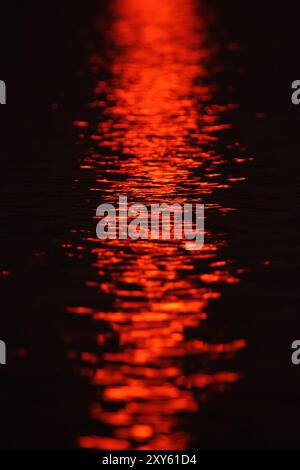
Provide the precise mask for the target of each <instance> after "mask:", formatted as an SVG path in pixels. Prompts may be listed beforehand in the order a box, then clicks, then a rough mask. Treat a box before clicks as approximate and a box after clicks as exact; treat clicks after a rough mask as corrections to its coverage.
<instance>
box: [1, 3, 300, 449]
mask: <svg viewBox="0 0 300 470" xmlns="http://www.w3.org/2000/svg"><path fill="white" fill-rule="evenodd" d="M92 3H93V2H92ZM256 6H257V5H256ZM260 6H261V8H260V10H259V12H258V10H257V9H256V8H255V2H254V4H253V7H252V8H251V7H250V6H248V7H247V8H246V9H243V8H241V7H239V5H238V3H237V2H233V1H232V2H229V4H228V8H227V9H226V8H224V6H222V5H221V3H219V2H204V1H203V2H200V1H196V0H164V2H157V1H156V0H143V1H141V2H136V1H134V0H114V1H112V2H105V3H104V4H103V5H102V6H101V7H99V6H98V5H97V4H96V2H95V5H94V3H93V7H92V6H91V7H90V10H89V11H87V12H85V15H82V12H81V10H80V8H78V11H76V12H73V16H71V18H70V16H68V13H66V12H65V11H62V12H61V16H59V17H56V16H55V17H54V18H55V21H56V23H57V29H56V31H57V35H56V38H55V39H54V38H53V41H52V36H51V35H50V38H49V35H47V34H48V33H49V32H50V30H52V27H53V26H52V23H51V21H50V20H49V16H47V17H43V21H42V19H41V18H42V17H39V19H38V20H37V19H36V18H34V17H32V16H28V18H27V20H26V21H28V22H29V24H30V21H31V22H32V26H33V31H34V33H35V34H36V38H37V37H38V34H40V35H41V38H42V41H41V44H40V45H36V41H35V40H34V39H33V40H32V41H31V40H28V41H27V42H25V45H23V49H21V52H22V54H23V55H24V57H25V58H26V57H27V55H26V54H27V52H28V50H33V53H32V55H31V59H30V64H31V65H32V69H31V72H30V73H29V77H27V78H26V77H25V78H24V81H25V83H26V84H28V85H29V82H30V79H31V78H32V80H33V84H34V83H35V84H36V87H35V88H34V89H35V90H36V96H35V98H34V99H33V102H32V103H31V104H30V109H28V107H27V106H25V104H26V105H27V104H28V103H26V100H25V101H24V107H23V108H22V109H20V108H19V107H18V98H20V97H18V95H17V96H12V101H13V105H12V107H11V109H10V110H9V111H8V117H7V116H5V125H4V130H6V132H5V137H4V144H3V145H4V148H5V152H3V157H2V162H1V166H2V172H3V174H4V187H5V194H6V197H5V198H4V199H3V200H2V207H1V213H2V217H3V227H5V230H3V231H2V233H1V244H2V251H3V255H2V257H1V260H2V261H1V266H0V271H1V272H2V276H1V277H2V281H3V289H2V290H1V292H2V294H1V298H2V302H3V308H2V311H1V324H0V326H1V330H0V331H1V339H2V338H3V339H5V340H6V342H7V344H8V348H9V358H8V366H7V367H6V368H5V369H3V368H2V369H1V371H0V372H1V389H0V396H1V404H3V412H1V418H2V416H3V423H4V425H3V429H5V432H4V433H3V438H2V440H1V442H2V444H1V447H3V448H20V447H22V448H24V447H25V448H45V447H47V448H73V447H84V448H99V449H112V450H113V449H132V448H133V449H188V448H192V447H197V448H220V447H225V448H227V447H230V448H245V447H246V448H248V447H250V448H251V447H264V448H268V447H272V448H274V447H297V443H298V439H297V433H296V432H295V430H296V429H297V423H298V417H299V416H298V415H299V411H298V409H299V408H298V403H297V399H298V392H299V383H300V382H299V380H298V375H299V374H298V373H297V370H296V369H297V368H293V366H292V365H291V361H290V344H291V342H292V341H293V340H294V339H297V336H299V335H298V331H299V330H300V322H299V320H298V318H297V313H298V312H297V305H298V301H299V294H298V289H297V273H298V267H297V265H296V258H297V255H298V251H299V250H298V243H297V240H298V239H299V229H298V228H297V227H299V218H298V205H299V189H298V188H299V184H298V183H299V181H298V180H299V172H298V169H299V163H298V157H297V146H298V137H297V123H298V122H299V118H298V114H297V112H296V110H294V109H292V107H291V106H290V107H289V99H290V98H289V87H290V82H291V81H292V80H294V79H296V78H297V76H296V73H297V71H296V69H295V70H294V69H293V66H292V64H293V62H292V60H291V58H292V57H293V51H292V50H291V48H290V46H291V45H292V44H293V27H292V26H291V25H289V24H288V22H289V12H288V11H287V10H282V9H280V8H278V9H275V10H272V13H270V10H269V9H268V7H267V2H262V3H260ZM285 15H286V16H285ZM22 18H23V17H21V19H19V25H18V26H19V28H17V29H18V30H21V32H22V31H23V35H24V37H25V38H26V37H27V36H26V34H25V33H24V31H25V26H24V21H23V19H22ZM30 18H31V19H30ZM46 18H48V19H46ZM267 19H269V23H268V22H267ZM52 20H53V18H52ZM67 20H68V21H69V22H68V21H67ZM27 24H28V23H27ZM37 25H39V26H37ZM279 25H280V26H281V30H282V31H284V32H285V34H284V35H283V36H284V39H283V40H282V42H278V43H277V41H278V39H276V38H277V35H276V33H277V29H278V26H279ZM22 28H23V29H22ZM45 28H46V29H45ZM253 28H255V30H256V34H255V35H254V34H253ZM44 29H45V31H44V32H42V31H43V30H44ZM78 31H80V34H79V33H78ZM288 31H289V33H288ZM33 37H34V35H33ZM36 38H35V39H36ZM271 38H273V39H271ZM274 38H275V39H274ZM263 39H264V41H262V40H263ZM60 41H61V43H60ZM260 41H262V42H260ZM33 45H34V47H33V48H32V46H33ZM18 47H20V46H18ZM280 48H281V49H280ZM53 51H56V55H55V59H54V58H53V57H52V53H53ZM285 51H289V52H287V53H285ZM41 52H43V54H41ZM277 54H279V55H280V54H281V55H282V57H283V59H282V60H283V61H284V62H283V63H281V65H280V64H279V63H278V58H277ZM39 59H40V61H41V62H40V63H39ZM20 62H21V60H20ZM25 65H26V60H25V59H24V63H23V65H22V66H21V63H20V64H19V63H18V64H17V65H16V66H15V68H13V67H12V70H13V72H12V73H13V74H17V71H18V70H20V69H21V67H22V70H25ZM27 66H28V64H27ZM17 67H19V69H18V68H17ZM43 68H44V69H45V71H46V77H47V78H45V76H43V77H44V78H43V79H42V82H40V80H39V75H37V77H35V74H34V71H36V72H38V71H40V70H42V69H43ZM59 70H61V71H63V72H64V73H62V74H61V75H60V73H59ZM13 76H14V80H16V78H15V75H13ZM13 83H14V81H13ZM30 84H31V86H33V85H32V82H30ZM43 85H44V86H43ZM49 90H50V91H49ZM23 100H24V98H23ZM43 103H45V105H43ZM45 108H46V109H47V111H45ZM1 112H2V111H1ZM1 117H2V116H1ZM16 119H17V120H18V121H17V123H18V125H16ZM14 126H16V127H19V135H18V133H17V134H16V135H12V133H11V129H12V128H14ZM119 195H127V197H128V200H129V202H132V203H133V202H142V203H144V204H146V205H150V204H151V203H163V202H165V203H170V204H172V203H180V204H183V203H186V202H189V203H192V202H193V203H195V202H200V203H204V204H205V245H204V248H203V249H202V250H201V251H187V250H186V249H185V246H184V242H182V241H176V240H170V241H155V240H152V241H151V240H137V241H133V240H110V241H107V242H103V241H102V242H101V241H100V240H98V239H97V238H96V233H95V228H96V223H97V219H96V217H95V214H96V207H97V206H98V205H99V204H100V203H102V202H110V203H116V202H117V200H118V197H119ZM297 328H298V331H297Z"/></svg>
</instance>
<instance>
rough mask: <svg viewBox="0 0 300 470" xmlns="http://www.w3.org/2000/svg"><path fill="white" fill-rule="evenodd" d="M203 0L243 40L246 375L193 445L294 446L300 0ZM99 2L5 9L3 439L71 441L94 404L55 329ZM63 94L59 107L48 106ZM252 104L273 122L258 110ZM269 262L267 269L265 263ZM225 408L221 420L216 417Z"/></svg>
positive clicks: (299, 382) (1, 50) (38, 443)
mask: <svg viewBox="0 0 300 470" xmlns="http://www.w3.org/2000/svg"><path fill="white" fill-rule="evenodd" d="M106 3H107V2H101V8H105V4H106ZM207 3H209V4H210V5H211V6H212V8H213V9H215V11H216V12H217V14H218V16H219V18H220V19H221V20H220V22H221V24H222V30H220V31H219V32H218V34H220V37H221V36H222V35H224V36H225V37H226V38H227V39H228V40H230V41H232V42H238V43H240V44H241V52H240V63H241V64H242V66H243V67H244V68H245V73H244V74H243V75H242V76H241V79H240V81H239V82H238V83H237V98H238V102H239V103H240V105H241V109H242V111H243V119H242V120H240V121H239V122H237V123H236V128H237V132H236V133H237V134H238V135H239V137H240V139H241V141H243V142H244V143H245V145H246V147H247V148H248V150H249V152H251V153H252V154H253V155H254V156H255V161H254V165H253V167H252V169H251V170H249V176H248V178H249V184H248V186H247V189H245V190H243V192H242V193H241V195H240V198H241V207H242V208H243V210H242V211H241V214H242V215H241V216H240V217H239V219H238V220H235V221H234V222H233V223H234V224H235V225H234V229H235V230H234V233H235V236H233V240H232V241H233V243H234V245H235V249H236V250H237V252H239V253H240V257H241V258H243V259H244V260H245V262H246V264H247V266H250V268H251V266H252V269H249V275H248V277H247V279H246V282H244V283H243V285H242V286H239V287H238V292H235V293H234V294H232V297H230V296H227V299H226V302H227V304H226V305H225V306H224V304H222V306H219V308H222V309H224V308H225V310H226V314H228V316H229V318H230V321H231V322H232V323H235V324H237V328H240V330H241V331H242V332H243V333H244V334H245V335H246V337H247V341H248V348H247V352H246V353H245V355H244V356H243V357H242V358H241V359H240V360H241V364H242V368H243V369H245V371H246V379H245V381H244V382H243V383H242V384H240V385H238V386H237V387H235V389H234V391H233V392H232V393H231V394H230V396H229V397H228V398H227V400H228V403H229V404H230V406H227V407H225V406H224V402H223V401H222V399H221V398H220V402H218V398H217V397H216V399H215V401H214V402H213V403H211V404H209V405H208V406H207V407H206V408H205V410H204V411H203V413H204V414H203V415H202V418H201V419H203V420H204V422H205V431H204V430H202V429H199V430H197V431H196V432H195V433H194V444H195V447H196V446H197V447H198V448H199V447H203V448H222V447H225V448H271V449H274V448H299V446H300V444H299V439H298V434H299V431H298V429H299V422H300V407H299V397H300V366H299V367H296V366H293V365H292V364H291V359H290V356H291V349H290V345H291V343H292V341H293V340H294V339H298V338H300V317H299V288H298V278H299V256H298V255H299V243H298V241H299V228H300V224H299V202H300V198H299V170H300V163H299V149H300V142H299V130H298V129H299V125H300V108H298V107H297V106H293V105H292V104H291V98H290V97H291V89H290V87H291V83H292V81H293V80H296V79H300V70H299V69H300V66H299V62H298V51H297V43H298V36H299V33H298V31H299V30H298V24H299V19H300V5H299V4H298V6H297V5H296V3H295V2H291V1H288V2H277V3H275V4H274V2H271V1H266V0H263V1H257V0H255V1H251V2H239V1H233V0H226V2H222V1H217V0H211V1H209V2H207ZM96 9H97V2H94V1H91V2H89V3H88V4H85V6H81V4H80V3H78V6H75V5H74V2H73V5H72V6H64V5H63V4H62V2H58V1H52V2H43V6H41V5H40V6H33V5H32V6H30V5H28V3H27V2H26V5H24V6H20V5H19V4H18V5H15V6H14V5H10V6H9V7H5V8H4V9H3V7H2V6H1V18H0V20H1V28H0V79H2V80H5V81H6V84H7V102H8V104H7V105H6V106H2V107H0V125H1V127H0V138H1V140H0V142H1V148H0V159H1V189H2V196H1V205H0V209H1V210H0V218H1V233H0V252H1V258H0V260H1V261H0V271H1V270H2V269H6V268H7V267H11V266H13V274H14V276H13V282H11V279H9V278H2V279H1V288H0V338H1V339H3V340H5V341H6V342H7V346H8V349H9V351H8V365H7V366H6V367H1V369H0V415H1V430H2V431H1V436H0V447H1V448H72V447H73V446H74V445H75V444H74V442H75V437H76V436H77V435H78V429H80V426H81V421H82V420H84V419H86V417H87V415H88V405H87V406H86V409H82V408H79V407H78V405H77V400H78V397H80V400H81V401H84V400H83V397H86V403H87V404H88V400H89V393H90V392H89V390H88V389H87V387H86V386H85V385H84V383H83V382H81V380H80V379H79V378H75V377H74V375H73V374H72V371H71V368H70V364H69V363H68V362H67V360H66V351H65V345H64V344H63V343H62V341H61V339H60V338H61V336H62V333H64V331H65V330H67V325H63V324H62V322H61V317H62V315H63V302H62V301H61V299H62V298H63V297H64V295H65V291H67V290H68V289H71V287H70V286H71V283H69V279H68V265H67V261H66V260H65V257H64V255H63V252H62V250H61V248H60V247H59V244H58V243H57V238H62V234H64V233H67V231H68V228H69V225H70V221H69V219H68V214H69V213H70V211H71V201H70V202H69V206H68V203H66V202H64V204H61V203H60V200H61V194H67V193H68V192H70V190H71V185H72V178H71V172H72V169H73V168H74V165H76V162H77V160H76V151H75V149H74V139H73V136H72V130H71V124H70V121H71V120H72V119H73V117H74V113H75V112H76V110H78V109H80V107H81V103H82V102H83V101H84V96H85V95H86V94H88V92H89V85H90V84H89V83H88V82H87V81H86V80H84V81H83V80H82V76H83V75H84V74H83V70H84V68H85V67H86V64H85V62H84V50H83V45H82V39H81V38H82V34H84V30H85V28H88V26H89V24H90V22H91V19H92V18H93V14H94V12H95V11H96ZM235 85H236V84H235ZM56 101H60V102H62V103H63V104H64V107H63V110H59V111H57V110H55V109H53V108H51V106H50V104H51V103H55V102H56ZM257 112H260V113H263V114H264V115H265V116H266V117H265V119H255V115H256V113H257ZM62 149H63V152H62ZM62 153H63V155H64V158H63V159H62V157H61V156H62ZM37 201H39V202H38V203H37ZM266 213H267V214H268V216H267V217H266V215H265V214H266ZM245 226H246V227H248V230H247V231H244V230H240V229H241V227H245ZM45 247H47V249H48V251H49V252H50V253H51V262H50V265H48V266H47V269H46V271H47V277H46V278H45V277H43V275H42V273H43V272H44V269H45V266H43V264H42V263H43V262H42V261H41V264H39V263H37V262H36V260H34V259H33V257H32V251H33V248H34V249H35V250H37V249H38V250H39V249H40V250H43V249H44V248H45ZM268 259H271V260H272V264H271V266H270V269H269V270H267V271H266V270H265V269H259V268H258V267H257V263H256V261H257V260H261V261H263V260H268ZM215 309H216V310H217V309H218V307H215ZM41 312H42V314H41ZM213 316H214V312H213V311H212V321H213ZM32 341H33V342H35V343H36V344H37V348H38V350H39V354H38V357H29V358H27V359H26V360H25V361H20V358H19V357H18V355H17V354H16V351H18V350H20V348H21V349H22V348H23V347H26V344H30V343H31V342H32ZM53 410H55V412H53ZM220 416H221V417H222V419H221V421H222V420H223V422H224V423H226V425H225V424H224V427H222V425H221V426H218V427H216V423H217V422H220Z"/></svg>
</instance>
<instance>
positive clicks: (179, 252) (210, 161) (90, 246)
mask: <svg viewBox="0 0 300 470" xmlns="http://www.w3.org/2000/svg"><path fill="white" fill-rule="evenodd" d="M196 3H197V4H198V3H199V2H196ZM205 21H206V20H205V17H203V16H201V15H200V14H199V13H197V12H196V6H195V2H194V1H193V0H164V1H163V2H162V1H159V0H140V1H139V2H137V1H136V0H117V1H115V2H114V9H113V21H112V23H111V24H110V27H109V31H108V32H107V44H111V47H109V46H107V56H106V58H105V59H104V58H103V57H102V55H100V54H98V53H97V45H95V48H94V52H92V53H91V56H90V65H91V72H92V73H93V75H94V77H95V87H94V96H93V99H92V101H91V102H90V103H89V104H88V108H89V110H90V115H91V121H90V122H88V123H87V122H85V121H76V122H74V125H75V126H77V127H78V133H79V138H82V139H83V140H84V142H85V143H84V146H83V147H84V149H85V150H84V151H85V155H86V157H85V158H84V162H83V163H82V166H81V171H80V173H79V178H78V179H79V181H84V182H85V183H87V184H88V186H89V190H90V196H89V197H87V205H86V212H87V213H88V214H95V208H96V206H97V205H98V204H99V203H102V202H106V201H107V202H116V201H117V199H118V196H119V195H127V196H128V199H129V202H143V203H144V204H151V203H157V202H160V203H162V202H166V203H175V202H177V203H184V202H200V203H204V204H205V207H206V217H207V219H209V218H210V216H213V217H220V218H222V217H224V215H226V214H227V213H230V210H232V208H227V207H223V206H222V205H221V203H215V202H214V203H210V202H209V201H210V199H209V196H211V195H212V194H214V193H215V192H216V191H219V190H221V189H222V188H230V186H231V185H232V184H234V182H235V180H242V179H243V178H242V177H239V178H233V177H232V175H229V174H228V175H226V174H224V172H222V170H220V168H221V165H222V164H224V161H226V158H228V157H226V156H225V154H224V153H222V152H221V151H220V148H222V145H221V143H220V136H219V134H220V131H222V132H223V131H226V129H228V128H230V125H229V123H228V122H226V121H225V112H226V111H228V110H229V109H231V108H233V107H234V106H233V105H230V104H228V105H226V106H225V105H222V106H221V105H218V104H217V103H216V102H214V97H215V93H216V90H217V87H216V84H215V83H214V82H213V80H212V78H211V76H212V70H213V68H214V67H215V66H216V64H217V50H216V46H212V45H210V42H209V37H208V36H207V32H206V25H205ZM107 63H108V64H109V65H107ZM103 76H105V77H108V78H106V79H103ZM232 149H234V150H233V151H232V155H231V158H232V159H234V158H235V157H238V158H236V162H237V163H236V164H237V165H238V164H239V163H241V162H243V161H244V160H245V157H244V156H242V151H241V149H240V147H239V144H238V143H237V142H233V143H232ZM227 154H228V152H227ZM93 222H94V226H93V227H94V229H93V227H92V228H90V227H87V228H86V229H84V227H83V228H82V227H80V228H78V227H77V228H74V230H73V235H72V240H71V241H70V243H69V244H67V245H66V249H67V250H68V254H69V256H71V257H79V258H81V260H82V259H83V260H84V259H86V262H88V260H90V259H91V258H92V259H93V261H92V267H93V270H94V273H95V275H94V276H93V278H91V279H86V285H87V286H88V287H90V289H91V292H93V291H94V292H97V297H98V299H99V301H98V302H95V303H94V305H93V304H92V305H91V303H89V304H88V305H81V304H76V299H75V300H74V304H73V305H69V306H68V308H67V311H68V313H69V314H71V315H78V314H79V315H82V316H83V315H87V316H90V317H92V318H93V319H94V322H95V326H94V328H95V330H96V331H97V347H98V349H97V347H96V345H95V348H94V349H95V351H94V352H93V353H90V352H87V351H83V350H81V349H80V346H77V347H76V344H75V345H74V348H73V350H72V351H71V352H70V357H74V358H76V357H77V358H78V357H80V359H81V360H82V362H83V363H84V365H82V368H81V372H82V373H83V374H86V375H87V376H88V377H89V380H90V382H91V384H92V386H93V387H95V396H97V399H96V398H95V401H94V403H92V405H91V419H92V422H93V425H91V432H90V434H89V435H82V436H80V437H79V445H80V446H82V447H93V448H101V449H127V448H136V449H151V448H152V449H184V448H187V447H188V446H189V443H190V435H189V433H188V432H187V431H186V430H184V428H183V427H182V426H181V424H180V423H181V421H180V416H182V415H183V414H185V415H186V414H188V413H191V414H194V413H195V412H197V411H198V410H199V407H200V406H201V402H202V400H204V399H206V398H207V394H208V393H209V391H210V390H214V391H216V390H218V391H220V392H221V391H223V390H225V389H226V388H227V387H230V386H231V384H233V383H234V382H236V381H237V380H239V378H240V373H237V372H233V371H232V369H230V361H232V358H234V355H235V353H236V351H238V350H240V349H242V348H244V347H245V341H244V340H243V339H242V338H236V339H235V340H233V341H232V340H231V341H225V340H224V342H218V341H214V342H208V341H205V340H204V339H202V338H201V325H202V322H205V320H206V318H207V307H208V303H209V302H211V301H213V300H214V299H217V298H219V297H220V296H221V289H222V286H224V285H225V284H235V283H238V282H239V281H240V274H241V273H242V271H243V270H242V269H238V268H235V263H234V262H233V260H230V259H224V255H223V254H222V252H223V249H224V246H225V245H226V243H227V242H226V238H224V235H222V234H219V233H213V232H210V231H206V240H205V246H204V248H203V249H202V250H201V251H199V252H191V251H190V252H189V251H186V250H185V248H184V242H182V241H177V240H176V241H174V240H172V241H145V240H138V241H132V240H112V241H109V242H105V243H103V242H100V241H99V240H97V239H96V238H95V226H96V220H94V221H93ZM94 292H93V298H94ZM199 327H200V328H199ZM215 337H218V335H217V334H216V335H215ZM220 358H222V359H224V360H228V369H227V368H226V369H227V370H224V367H223V368H220V369H219V370H218V369H217V367H216V365H215V367H211V366H210V364H211V363H217V362H218V360H219V359H220ZM223 364H224V362H223Z"/></svg>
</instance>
